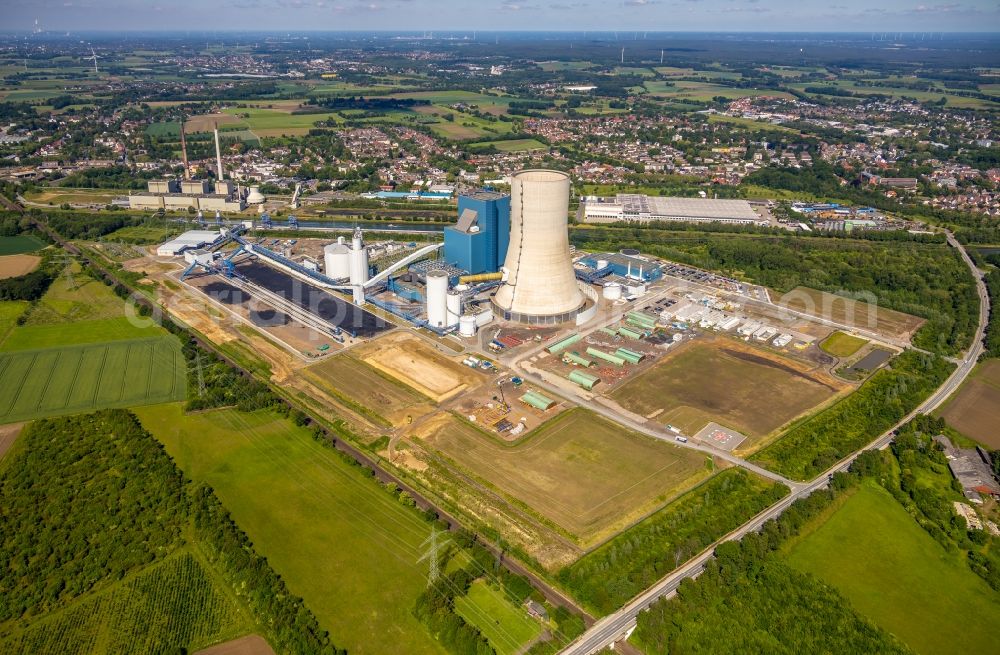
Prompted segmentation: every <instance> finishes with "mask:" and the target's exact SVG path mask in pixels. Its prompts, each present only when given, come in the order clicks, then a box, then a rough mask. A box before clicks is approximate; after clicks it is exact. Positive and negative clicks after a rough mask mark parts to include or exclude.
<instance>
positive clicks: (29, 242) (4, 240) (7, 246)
mask: <svg viewBox="0 0 1000 655" xmlns="http://www.w3.org/2000/svg"><path fill="white" fill-rule="evenodd" d="M43 247H45V243H44V242H42V240H41V239H39V238H38V237H36V236H32V235H30V234H21V235H18V236H13V237H0V256H2V255H20V254H22V253H26V252H34V251H36V250H39V249H41V248H43Z"/></svg>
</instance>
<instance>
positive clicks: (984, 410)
mask: <svg viewBox="0 0 1000 655" xmlns="http://www.w3.org/2000/svg"><path fill="white" fill-rule="evenodd" d="M940 413H941V416H943V417H944V420H945V421H947V422H948V425H950V426H951V427H953V428H955V429H956V430H958V431H959V432H961V433H962V434H964V435H966V436H969V437H972V438H973V439H975V440H976V441H978V442H980V443H982V444H985V445H987V446H989V447H990V448H1000V431H997V429H996V426H997V424H998V423H1000V360H995V359H994V360H990V361H987V362H984V363H982V364H980V365H979V366H978V367H977V368H976V371H975V373H974V374H973V375H972V376H971V377H970V378H969V379H968V380H967V381H966V382H965V384H963V385H962V386H961V388H960V389H959V390H958V392H957V393H956V394H955V395H954V396H952V397H951V399H950V400H949V401H948V404H947V405H945V407H944V409H943V410H942V411H941V412H940Z"/></svg>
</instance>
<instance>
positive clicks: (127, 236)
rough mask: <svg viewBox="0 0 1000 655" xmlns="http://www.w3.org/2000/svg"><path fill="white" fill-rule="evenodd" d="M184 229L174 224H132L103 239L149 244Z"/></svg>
mask: <svg viewBox="0 0 1000 655" xmlns="http://www.w3.org/2000/svg"><path fill="white" fill-rule="evenodd" d="M181 232H182V230H181V229H180V228H178V227H176V226H174V225H167V226H166V227H164V226H163V225H130V226H128V227H123V228H121V229H119V230H115V231H114V232H112V233H110V234H106V235H104V237H102V239H101V240H102V241H117V242H122V243H133V244H149V243H160V242H162V241H166V240H167V239H169V238H170V237H173V236H176V235H178V234H180V233H181Z"/></svg>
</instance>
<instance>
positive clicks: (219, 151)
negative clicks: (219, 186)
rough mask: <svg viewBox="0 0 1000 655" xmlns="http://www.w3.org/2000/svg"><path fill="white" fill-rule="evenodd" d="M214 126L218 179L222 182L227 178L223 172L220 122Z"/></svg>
mask: <svg viewBox="0 0 1000 655" xmlns="http://www.w3.org/2000/svg"><path fill="white" fill-rule="evenodd" d="M213 128H214V130H215V165H216V167H217V168H218V176H217V179H218V180H219V181H220V182H221V181H222V180H223V179H225V176H224V175H223V174H222V149H221V148H219V124H218V123H216V124H215V125H214V126H213Z"/></svg>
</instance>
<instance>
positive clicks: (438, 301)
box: [426, 271, 449, 328]
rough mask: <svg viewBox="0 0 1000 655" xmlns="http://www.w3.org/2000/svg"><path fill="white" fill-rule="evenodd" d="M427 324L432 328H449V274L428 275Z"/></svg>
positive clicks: (436, 272) (439, 272) (440, 272)
mask: <svg viewBox="0 0 1000 655" xmlns="http://www.w3.org/2000/svg"><path fill="white" fill-rule="evenodd" d="M426 297H427V322H428V323H429V324H430V326H431V327H436V328H443V327H448V325H449V323H448V273H446V272H445V271H430V272H428V273H427V289H426Z"/></svg>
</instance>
